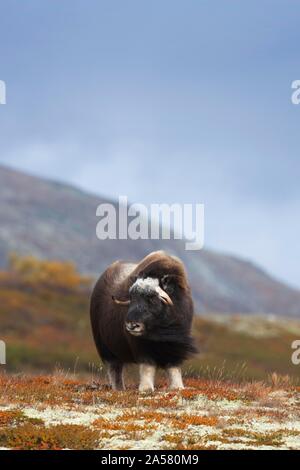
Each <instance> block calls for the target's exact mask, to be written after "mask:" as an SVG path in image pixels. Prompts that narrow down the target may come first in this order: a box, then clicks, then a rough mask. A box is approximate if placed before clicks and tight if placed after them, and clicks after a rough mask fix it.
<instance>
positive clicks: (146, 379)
mask: <svg viewBox="0 0 300 470" xmlns="http://www.w3.org/2000/svg"><path fill="white" fill-rule="evenodd" d="M155 370H156V368H155V366H153V365H151V364H141V365H140V386H139V391H140V392H153V391H154V378H155Z"/></svg>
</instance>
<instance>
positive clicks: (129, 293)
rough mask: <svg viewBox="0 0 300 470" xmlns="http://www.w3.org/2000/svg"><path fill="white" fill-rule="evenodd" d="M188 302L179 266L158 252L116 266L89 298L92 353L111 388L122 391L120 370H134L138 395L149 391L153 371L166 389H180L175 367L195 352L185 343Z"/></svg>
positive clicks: (190, 305) (189, 314)
mask: <svg viewBox="0 0 300 470" xmlns="http://www.w3.org/2000/svg"><path fill="white" fill-rule="evenodd" d="M193 311H194V308H193V301H192V296H191V290H190V287H189V284H188V281H187V276H186V273H185V269H184V266H183V264H182V262H181V261H180V260H179V259H178V258H175V257H173V256H169V255H167V254H166V253H164V252H162V251H158V252H154V253H151V254H150V255H148V256H147V257H146V258H144V259H143V260H142V261H141V262H140V263H138V264H132V263H127V262H123V261H117V262H115V263H113V264H112V265H111V266H109V267H108V269H107V270H106V271H105V272H104V274H103V275H102V276H101V277H100V279H99V280H98V282H97V283H96V285H95V288H94V291H93V293H92V297H91V306H90V314H91V324H92V330H93V336H94V340H95V343H96V347H97V350H98V353H99V355H100V357H101V358H102V361H103V362H104V363H105V364H106V365H107V367H108V375H109V379H110V383H111V385H112V388H113V389H115V390H123V389H124V381H123V367H124V365H125V364H129V363H135V364H139V365H140V386H139V390H140V391H150V390H154V376H155V370H156V368H157V367H160V368H163V369H166V370H167V371H168V375H169V378H170V388H171V389H181V388H183V382H182V375H181V369H180V365H181V364H182V362H183V361H184V360H185V359H187V358H188V357H189V356H190V355H191V354H193V353H195V352H196V348H195V346H194V343H193V339H192V337H191V324H192V318H193Z"/></svg>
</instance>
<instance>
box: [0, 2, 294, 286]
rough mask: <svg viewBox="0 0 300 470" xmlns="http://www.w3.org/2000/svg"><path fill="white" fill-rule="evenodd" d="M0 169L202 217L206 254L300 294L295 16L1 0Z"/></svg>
mask: <svg viewBox="0 0 300 470" xmlns="http://www.w3.org/2000/svg"><path fill="white" fill-rule="evenodd" d="M0 18H1V25H0V79H1V80H5V82H6V85H7V104H6V105H5V106H0V163H4V164H6V165H10V166H12V167H16V168H19V169H22V170H26V171H27V172H30V173H33V174H36V175H41V176H45V177H48V178H54V179H58V180H62V181H67V182H69V183H72V184H76V185H78V186H80V187H81V188H83V189H86V190H88V191H90V192H95V193H98V194H101V195H106V196H109V197H113V198H116V197H118V195H120V194H124V195H127V196H128V197H129V199H130V200H131V201H133V202H140V203H146V204H149V203H152V202H153V203H164V202H166V203H172V202H179V203H191V202H194V203H195V202H199V203H204V204H205V210H206V218H205V223H206V226H205V245H206V247H207V248H213V249H216V250H219V251H222V252H227V253H233V254H235V255H240V256H243V257H244V258H247V259H250V260H252V261H254V262H256V263H258V264H259V265H261V266H262V267H264V268H265V269H266V270H267V271H269V272H270V273H272V274H273V275H275V276H276V277H278V278H280V279H283V280H285V281H287V282H289V283H290V284H292V285H294V286H297V287H300V276H299V272H300V269H299V259H300V248H299V239H300V217H299V215H300V214H299V208H300V183H299V181H300V158H299V135H300V133H299V129H300V105H298V106H296V105H293V104H292V102H291V94H292V90H291V83H292V81H293V80H296V79H300V27H299V24H300V2H298V1H295V0H281V1H277V0H252V1H248V2H245V1H243V2H241V1H240V0H236V1H232V0H227V1H226V2H225V1H224V0H219V1H215V0H207V1H201V0H186V1H183V0H181V1H177V0H163V1H161V0H160V1H158V0H151V1H146V0H107V1H102V0H89V1H86V0H85V1H83V0H68V1H67V0H59V1H58V0H51V1H50V0H43V1H42V2H41V1H40V0H27V1H26V2H25V1H18V0H6V1H5V0H0Z"/></svg>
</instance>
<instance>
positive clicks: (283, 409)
mask: <svg viewBox="0 0 300 470" xmlns="http://www.w3.org/2000/svg"><path fill="white" fill-rule="evenodd" d="M186 384H187V388H186V389H185V390H183V391H180V392H174V391H172V392H168V391H166V390H165V386H164V383H161V384H159V387H158V390H157V391H156V392H154V393H152V394H148V395H147V394H146V395H145V394H139V393H138V391H137V390H136V388H134V387H130V388H129V390H127V391H125V392H114V391H112V390H110V389H109V388H108V387H107V386H106V385H105V384H104V383H101V381H99V382H97V383H95V382H91V381H90V380H80V379H78V378H76V377H72V376H69V375H66V374H63V373H57V374H54V375H51V376H43V375H40V376H35V377H34V376H10V375H6V374H2V375H0V446H2V447H8V448H14V449H65V448H70V449H81V448H82V449H88V448H90V449H94V448H106V449H111V448H112V449H120V448H126V449H137V448H141V449H143V448H146V449H149V448H153V449H177V450H180V449H190V450H192V449H215V448H217V449H219V448H233V449H234V448H295V447H297V446H298V447H299V446H300V423H299V416H300V394H299V390H298V389H297V387H294V386H293V385H292V383H291V382H290V381H288V380H287V379H284V380H282V379H280V378H278V377H276V378H275V377H274V376H273V378H272V383H271V382H269V383H264V382H262V381H258V382H250V383H246V384H245V383H244V384H236V383H234V382H229V381H222V380H221V379H218V380H203V379H196V378H193V379H187V381H186Z"/></svg>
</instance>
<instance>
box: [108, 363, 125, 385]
mask: <svg viewBox="0 0 300 470" xmlns="http://www.w3.org/2000/svg"><path fill="white" fill-rule="evenodd" d="M108 377H109V381H110V384H111V386H112V389H113V390H124V388H125V387H124V379H123V364H122V363H121V362H109V363H108Z"/></svg>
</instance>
